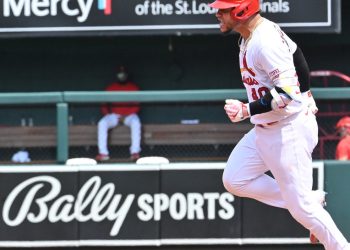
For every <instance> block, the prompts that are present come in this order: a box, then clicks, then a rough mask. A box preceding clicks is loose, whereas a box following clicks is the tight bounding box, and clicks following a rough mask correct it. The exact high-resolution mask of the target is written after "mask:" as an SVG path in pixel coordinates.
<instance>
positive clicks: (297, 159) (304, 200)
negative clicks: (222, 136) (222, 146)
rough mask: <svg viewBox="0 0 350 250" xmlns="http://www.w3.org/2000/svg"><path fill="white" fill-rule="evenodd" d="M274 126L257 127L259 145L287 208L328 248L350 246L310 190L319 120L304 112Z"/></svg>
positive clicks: (340, 248)
mask: <svg viewBox="0 0 350 250" xmlns="http://www.w3.org/2000/svg"><path fill="white" fill-rule="evenodd" d="M275 126H276V127H274V128H272V127H271V128H257V138H256V139H257V146H258V151H259V153H260V155H261V157H262V159H263V160H264V162H266V163H268V164H269V166H270V170H271V172H272V173H273V175H274V177H275V179H276V180H277V183H278V185H279V187H280V190H281V194H282V197H283V199H284V200H285V202H286V206H287V208H288V210H289V211H290V213H291V215H292V216H293V217H294V218H295V219H296V220H297V221H298V222H299V223H300V224H302V225H303V226H304V227H305V228H307V229H309V230H310V231H311V232H312V233H313V234H314V235H315V236H316V237H317V238H318V239H319V240H320V242H321V243H322V244H323V245H324V246H325V248H326V249H327V250H344V249H348V248H346V246H347V244H348V243H347V241H346V239H345V238H344V236H343V235H342V234H341V232H340V231H339V230H338V228H337V226H336V225H335V223H334V221H333V220H332V218H331V216H330V215H329V214H328V212H327V211H326V210H325V209H323V207H322V205H321V204H320V203H319V202H317V201H316V199H315V198H314V197H313V194H312V191H311V188H312V158H311V153H312V150H313V148H314V146H315V145H316V143H317V124H316V120H315V119H314V117H313V116H310V114H309V116H305V115H304V114H301V115H299V116H297V118H296V119H294V120H290V121H286V122H285V123H284V122H280V123H279V124H278V125H275Z"/></svg>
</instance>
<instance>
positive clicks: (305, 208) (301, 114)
mask: <svg viewBox="0 0 350 250" xmlns="http://www.w3.org/2000/svg"><path fill="white" fill-rule="evenodd" d="M210 6H211V7H213V8H215V9H218V11H217V14H216V17H217V18H218V20H219V22H220V30H221V32H223V33H228V32H231V31H232V30H234V31H236V32H238V33H239V34H240V35H241V37H240V40H239V49H240V54H239V64H240V70H241V75H242V80H243V83H244V86H245V88H246V90H247V95H248V100H249V103H243V102H241V101H239V100H231V99H230V100H226V105H225V107H224V109H225V111H226V113H227V115H228V117H229V119H230V120H231V121H232V122H239V121H242V120H244V119H246V118H250V121H251V122H252V123H253V124H255V127H254V128H253V129H252V130H251V131H249V132H248V133H247V134H246V135H245V136H244V137H243V138H242V139H241V140H240V142H239V143H238V144H237V145H236V147H235V148H234V150H233V151H232V153H231V155H230V157H229V159H228V162H227V166H226V168H225V171H224V174H223V182H224V186H225V188H226V189H227V190H228V191H229V192H231V193H232V194H234V195H237V196H241V197H249V198H253V199H256V200H258V201H261V202H264V203H266V204H268V205H271V206H275V207H281V208H286V209H288V210H289V212H290V213H291V215H292V216H293V217H294V218H295V219H296V220H297V221H298V222H299V223H300V224H302V225H303V226H304V227H305V228H307V229H308V230H310V232H311V233H312V234H313V235H314V237H316V238H317V239H318V240H319V241H320V242H321V243H322V244H323V245H324V247H325V249H327V250H344V249H345V250H350V245H349V243H348V242H347V240H346V239H345V237H344V236H343V235H342V233H341V232H340V231H339V229H338V228H337V226H336V225H335V223H334V222H333V220H332V218H331V216H330V215H329V214H328V212H327V211H326V210H325V209H324V208H323V206H322V203H323V202H324V193H321V192H317V191H312V158H311V153H312V151H313V149H314V147H315V146H316V144H317V141H318V127H317V122H316V118H315V115H314V113H315V112H317V108H316V106H315V103H314V100H313V98H312V96H311V95H310V94H311V93H310V91H309V82H308V68H307V64H306V61H305V59H304V57H303V55H302V53H301V51H300V49H298V48H297V45H296V44H295V43H294V42H293V41H292V40H291V39H290V38H289V37H288V36H287V35H286V34H285V33H284V32H283V31H282V30H281V29H280V27H279V26H278V25H277V24H275V23H273V22H271V21H269V20H267V19H265V18H263V17H262V16H261V15H260V14H259V10H260V6H259V0H216V1H215V2H213V3H211V4H210ZM296 70H297V72H296ZM297 74H298V75H297ZM298 76H300V78H299V80H300V81H304V82H300V83H299V80H298ZM300 85H301V86H300ZM302 91H304V92H305V93H303V94H302V93H301V92H302ZM268 170H270V171H271V172H272V174H273V176H274V178H271V177H269V176H268V175H266V174H265V172H267V171H268Z"/></svg>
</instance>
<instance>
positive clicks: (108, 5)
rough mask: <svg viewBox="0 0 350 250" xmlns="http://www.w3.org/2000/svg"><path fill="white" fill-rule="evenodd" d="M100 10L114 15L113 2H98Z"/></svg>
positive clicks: (107, 0) (103, 0)
mask: <svg viewBox="0 0 350 250" xmlns="http://www.w3.org/2000/svg"><path fill="white" fill-rule="evenodd" d="M98 9H99V10H103V12H104V14H105V15H106V16H107V15H111V14H112V0H98Z"/></svg>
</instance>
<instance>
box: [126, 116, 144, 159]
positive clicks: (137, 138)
mask: <svg viewBox="0 0 350 250" xmlns="http://www.w3.org/2000/svg"><path fill="white" fill-rule="evenodd" d="M124 124H125V125H126V126H128V127H130V130H131V146H130V154H131V155H133V154H138V153H140V151H141V122H140V118H139V117H138V115H137V114H131V115H128V116H127V117H125V120H124Z"/></svg>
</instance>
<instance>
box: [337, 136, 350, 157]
mask: <svg viewBox="0 0 350 250" xmlns="http://www.w3.org/2000/svg"><path fill="white" fill-rule="evenodd" d="M335 159H337V160H339V159H342V160H350V136H345V137H344V138H343V139H341V140H340V141H339V143H338V145H337V149H336V151H335Z"/></svg>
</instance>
